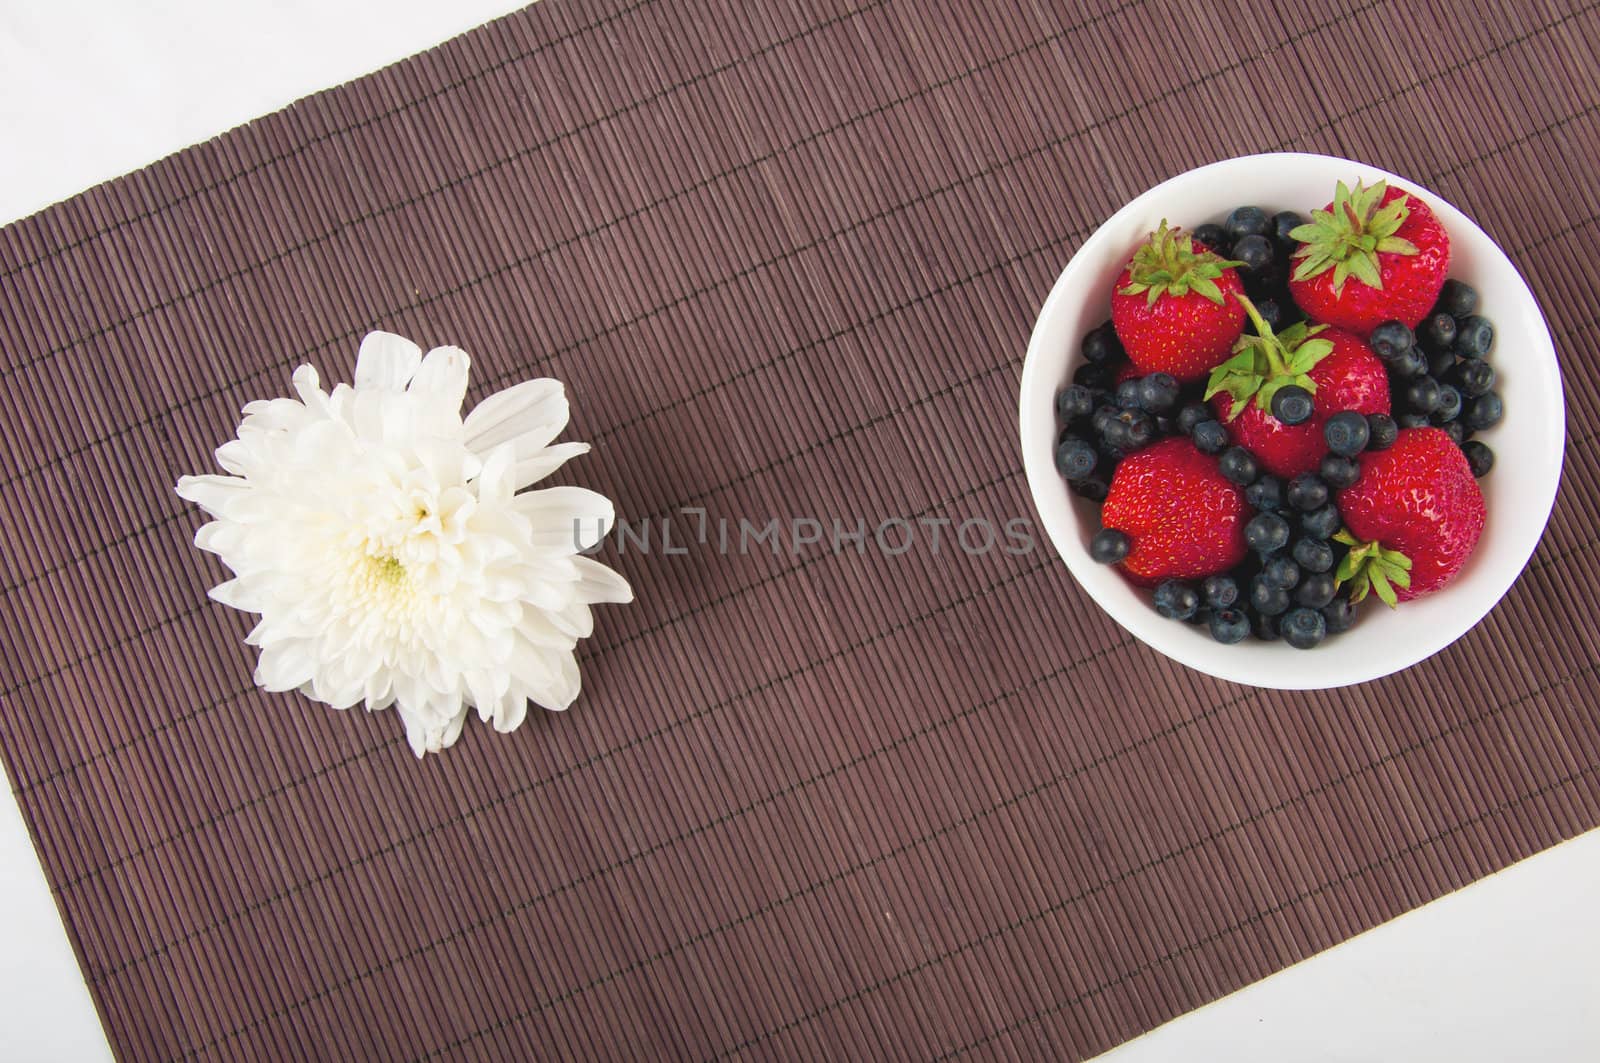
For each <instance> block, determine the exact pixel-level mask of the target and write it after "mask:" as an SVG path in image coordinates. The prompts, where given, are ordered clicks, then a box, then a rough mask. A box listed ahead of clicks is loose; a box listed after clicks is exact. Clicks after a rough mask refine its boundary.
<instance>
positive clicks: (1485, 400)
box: [1461, 391, 1506, 432]
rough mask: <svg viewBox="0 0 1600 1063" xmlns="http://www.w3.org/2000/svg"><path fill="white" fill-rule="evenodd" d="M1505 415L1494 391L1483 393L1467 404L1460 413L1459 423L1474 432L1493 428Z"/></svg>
mask: <svg viewBox="0 0 1600 1063" xmlns="http://www.w3.org/2000/svg"><path fill="white" fill-rule="evenodd" d="M1505 413H1506V410H1505V404H1504V403H1503V402H1501V400H1500V394H1499V392H1496V391H1485V392H1484V393H1483V394H1482V395H1479V396H1478V397H1477V398H1475V399H1473V400H1472V401H1471V402H1469V403H1467V404H1466V405H1465V407H1464V408H1463V409H1462V411H1461V423H1462V424H1463V425H1465V426H1466V427H1467V428H1469V429H1471V430H1472V431H1474V432H1481V431H1483V430H1484V429H1485V428H1493V427H1494V426H1495V425H1497V424H1499V423H1500V418H1502V417H1504V416H1505Z"/></svg>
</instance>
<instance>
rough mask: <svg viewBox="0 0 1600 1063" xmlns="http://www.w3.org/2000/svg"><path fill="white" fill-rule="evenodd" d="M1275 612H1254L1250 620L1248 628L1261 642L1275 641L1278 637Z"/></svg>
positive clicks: (1277, 617)
mask: <svg viewBox="0 0 1600 1063" xmlns="http://www.w3.org/2000/svg"><path fill="white" fill-rule="evenodd" d="M1278 621H1279V616H1278V614H1277V613H1256V614H1255V615H1254V616H1253V617H1252V618H1251V621H1250V630H1251V632H1252V633H1253V634H1254V635H1255V637H1256V638H1258V639H1260V640H1261V641H1262V642H1275V641H1277V638H1278V627H1279V623H1278Z"/></svg>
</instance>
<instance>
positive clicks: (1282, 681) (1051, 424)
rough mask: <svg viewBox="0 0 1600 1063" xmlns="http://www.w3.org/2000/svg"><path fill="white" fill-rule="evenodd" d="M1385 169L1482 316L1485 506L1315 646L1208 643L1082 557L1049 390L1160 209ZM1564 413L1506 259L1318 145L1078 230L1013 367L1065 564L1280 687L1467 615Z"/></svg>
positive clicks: (1195, 650) (1412, 641)
mask: <svg viewBox="0 0 1600 1063" xmlns="http://www.w3.org/2000/svg"><path fill="white" fill-rule="evenodd" d="M1358 178H1361V179H1365V180H1366V181H1368V182H1371V181H1376V180H1378V179H1384V180H1387V181H1388V182H1389V183H1390V184H1392V185H1397V186H1399V187H1401V188H1404V189H1406V190H1407V191H1408V192H1412V193H1414V194H1416V195H1418V196H1420V197H1421V198H1422V199H1423V201H1424V202H1426V203H1427V204H1428V205H1429V206H1430V207H1432V208H1433V211H1434V213H1436V214H1437V215H1438V216H1439V220H1440V221H1441V222H1443V223H1444V226H1445V228H1446V229H1447V230H1448V231H1449V233H1450V244H1451V264H1450V275H1451V276H1452V277H1457V278H1459V279H1461V280H1464V281H1466V282H1467V283H1468V284H1471V285H1472V286H1473V287H1475V288H1477V289H1478V291H1479V292H1480V293H1481V294H1482V296H1483V304H1482V313H1483V314H1484V315H1485V316H1486V317H1488V318H1489V319H1490V320H1491V321H1493V322H1494V326H1495V344H1494V349H1493V351H1492V352H1491V353H1490V359H1491V361H1492V362H1493V363H1494V365H1495V368H1496V369H1497V370H1498V372H1499V380H1498V383H1497V384H1496V388H1497V390H1499V392H1500V393H1501V395H1503V396H1504V398H1505V404H1506V415H1505V419H1504V420H1503V421H1502V422H1501V423H1500V424H1499V425H1496V426H1495V427H1494V428H1493V429H1492V430H1490V431H1488V432H1486V433H1484V434H1483V436H1482V438H1483V440H1484V441H1485V442H1486V443H1488V444H1489V445H1490V446H1491V447H1493V448H1494V452H1495V468H1494V469H1493V471H1491V472H1490V473H1489V475H1488V476H1486V477H1484V478H1483V479H1482V480H1480V481H1479V483H1480V485H1481V486H1482V488H1483V492H1484V500H1485V503H1486V505H1487V506H1488V513H1489V520H1488V524H1487V526H1486V528H1485V529H1484V533H1483V538H1482V539H1480V540H1479V542H1478V548H1477V550H1476V551H1475V552H1474V553H1473V555H1472V559H1471V560H1470V561H1469V562H1468V563H1467V566H1466V568H1465V569H1463V570H1462V572H1461V574H1460V575H1458V576H1457V577H1456V579H1455V580H1454V581H1453V582H1452V583H1451V584H1450V585H1449V586H1448V587H1446V588H1444V589H1443V590H1441V591H1438V592H1436V593H1434V594H1432V595H1428V596H1426V597H1423V598H1419V599H1417V600H1415V601H1411V602H1405V603H1402V604H1401V606H1400V608H1399V609H1396V610H1391V609H1387V608H1385V607H1383V606H1382V605H1381V604H1380V603H1377V602H1376V601H1373V602H1372V603H1370V604H1367V605H1364V606H1363V607H1362V611H1361V617H1360V620H1359V621H1358V623H1357V624H1356V626H1355V627H1354V628H1353V629H1351V630H1350V631H1347V632H1345V633H1344V634H1342V635H1338V636H1335V637H1332V638H1330V639H1328V641H1326V642H1324V643H1323V644H1322V645H1321V646H1319V647H1317V648H1316V649H1315V650H1311V651H1303V650H1296V649H1294V648H1292V647H1290V646H1288V645H1286V644H1285V643H1283V642H1281V641H1279V642H1260V641H1257V640H1255V639H1246V640H1245V641H1244V642H1242V643H1239V644H1237V645H1233V646H1224V645H1221V644H1219V643H1217V642H1215V641H1213V640H1212V639H1211V637H1210V635H1209V634H1208V633H1207V631H1206V629H1205V628H1204V627H1201V626H1195V625H1190V624H1181V623H1177V622H1175V621H1172V620H1167V619H1165V618H1163V617H1161V616H1160V615H1158V614H1157V613H1156V612H1155V610H1154V609H1153V608H1152V607H1151V605H1150V600H1149V592H1148V591H1142V590H1139V589H1138V588H1135V587H1134V586H1132V585H1131V584H1130V583H1128V582H1127V581H1126V580H1125V579H1124V578H1123V577H1122V575H1121V574H1120V573H1119V572H1118V571H1117V570H1116V569H1115V568H1113V567H1109V566H1105V565H1098V564H1096V563H1094V561H1092V560H1091V559H1090V557H1089V549H1088V547H1089V539H1090V537H1091V536H1093V535H1094V533H1095V532H1096V531H1097V530H1098V529H1099V527H1100V521H1099V510H1098V507H1096V506H1094V505H1092V504H1090V503H1089V502H1087V501H1085V500H1083V499H1081V498H1078V497H1077V496H1075V495H1073V494H1072V493H1071V492H1070V491H1069V490H1068V489H1067V485H1066V482H1065V481H1064V480H1062V478H1061V476H1060V475H1059V474H1058V473H1057V472H1056V470H1055V464H1054V456H1053V448H1054V444H1055V437H1056V435H1057V432H1058V427H1057V425H1056V420H1055V395H1056V392H1057V391H1058V390H1059V389H1060V388H1061V387H1063V386H1065V385H1066V384H1067V383H1069V382H1070V377H1071V375H1072V371H1073V369H1074V368H1076V367H1077V365H1078V364H1079V363H1080V361H1081V355H1080V354H1079V343H1080V342H1081V340H1082V339H1083V336H1084V333H1086V332H1087V331H1089V329H1091V328H1093V327H1094V326H1096V325H1098V324H1099V323H1100V322H1102V321H1104V320H1106V318H1107V317H1109V316H1110V293H1111V286H1112V284H1113V283H1114V282H1115V280H1116V278H1117V275H1118V273H1119V272H1120V271H1121V269H1122V267H1123V266H1124V265H1125V264H1126V262H1127V259H1128V256H1129V255H1130V254H1131V253H1132V250H1133V248H1134V246H1135V245H1136V244H1137V243H1138V242H1139V240H1140V239H1141V238H1142V237H1143V236H1144V235H1145V234H1146V233H1148V232H1149V231H1150V230H1152V229H1154V228H1155V227H1156V225H1157V224H1158V223H1159V222H1160V221H1161V220H1162V219H1163V218H1165V219H1167V220H1168V221H1169V222H1170V223H1171V224H1174V225H1182V226H1184V227H1185V228H1189V229H1193V228H1194V227H1195V226H1197V225H1199V224H1201V223H1202V222H1207V221H1221V220H1222V218H1223V216H1224V215H1225V214H1226V213H1227V212H1228V211H1229V210H1231V209H1233V208H1234V207H1235V206H1238V205H1239V204H1241V203H1252V204H1255V205H1257V206H1260V207H1263V208H1265V209H1266V210H1267V211H1268V212H1269V213H1270V212H1272V211H1277V210H1296V211H1299V212H1300V213H1302V214H1307V213H1309V212H1310V210H1311V209H1312V208H1315V207H1321V206H1322V205H1323V204H1325V203H1327V202H1328V200H1330V199H1332V198H1333V188H1334V183H1335V182H1336V181H1340V180H1343V181H1345V182H1346V183H1353V182H1354V181H1355V180H1356V179H1358ZM1564 424H1565V412H1564V406H1563V401H1562V395H1561V374H1560V371H1559V369H1558V368H1557V365H1556V353H1555V348H1554V346H1553V344H1552V343H1551V340H1550V330H1549V327H1548V326H1547V325H1546V324H1545V321H1544V317H1543V316H1542V315H1541V314H1540V313H1539V307H1538V306H1537V305H1536V304H1535V302H1534V299H1533V294H1532V292H1530V291H1529V290H1528V285H1527V282H1525V281H1524V280H1523V279H1522V276H1521V274H1519V273H1518V272H1517V268H1516V267H1515V266H1514V265H1512V264H1511V261H1510V260H1509V259H1508V258H1507V257H1506V255H1505V253H1504V252H1503V251H1501V250H1500V248H1499V247H1498V246H1497V245H1496V244H1495V242H1494V241H1493V240H1491V239H1489V237H1488V235H1487V234H1485V233H1484V231H1483V230H1482V229H1480V228H1478V226H1476V225H1475V224H1473V223H1472V221H1471V220H1470V219H1468V218H1467V216H1466V215H1465V214H1463V213H1461V212H1460V211H1459V210H1457V209H1456V208H1455V207H1452V206H1451V205H1450V204H1448V203H1446V202H1445V201H1444V200H1442V199H1440V198H1439V197H1438V196H1436V195H1434V194H1433V193H1432V192H1429V191H1428V190H1427V189H1425V188H1421V187H1419V186H1418V185H1416V184H1414V183H1412V182H1410V181H1407V180H1406V179H1404V178H1402V177H1397V176H1396V175H1394V174H1391V173H1386V172H1385V171H1383V170H1379V169H1376V168H1374V167H1372V166H1367V165H1364V164H1362V163H1358V162H1351V161H1349V160H1347V159H1338V158H1332V157H1329V156H1325V155H1302V154H1274V155H1252V156H1247V157H1244V158H1238V159H1229V160H1227V161H1225V162H1218V163H1212V164H1211V165H1209V166H1202V167H1200V168H1199V169H1195V170H1190V171H1189V172H1188V173H1184V174H1179V175H1178V176H1177V177H1174V178H1172V179H1171V180H1170V181H1165V182H1163V183H1161V184H1159V185H1157V186H1156V187H1155V188H1152V189H1151V190H1150V191H1148V192H1146V193H1145V194H1144V195H1142V196H1140V197H1139V198H1138V199H1135V200H1134V201H1133V202H1131V203H1129V204H1128V205H1127V206H1125V207H1123V208H1122V209H1121V210H1119V211H1117V213H1116V214H1114V215H1112V216H1111V218H1110V220H1108V221H1107V222H1106V223H1105V224H1104V225H1102V226H1100V228H1099V229H1097V230H1096V231H1095V233H1094V235H1093V236H1090V237H1089V239H1088V240H1086V241H1085V242H1084V244H1083V246H1082V247H1081V248H1079V249H1078V253H1077V254H1076V255H1074V256H1072V261H1070V262H1068V263H1067V268H1066V269H1064V270H1063V271H1062V272H1061V277H1060V278H1059V279H1058V280H1057V281H1056V284H1055V287H1054V288H1053V289H1052V290H1051V292H1050V296H1049V298H1048V299H1046V300H1045V304H1044V309H1042V310H1041V311H1040V312H1039V320H1038V323H1037V324H1036V325H1035V326H1034V330H1033V338H1032V339H1031V340H1030V341H1029V344H1028V357H1027V362H1026V364H1025V365H1024V366H1023V370H1022V398H1021V429H1022V459H1023V465H1024V467H1025V468H1026V469H1027V474H1028V486H1029V489H1030V490H1031V491H1032V493H1033V500H1034V504H1035V505H1036V506H1037V507H1038V510H1039V516H1040V518H1041V520H1042V521H1043V523H1044V527H1045V529H1046V531H1048V533H1049V535H1050V540H1051V542H1053V543H1054V544H1055V548H1056V550H1057V551H1058V552H1059V553H1060V555H1061V557H1062V558H1063V559H1064V560H1065V561H1066V563H1067V567H1068V568H1069V569H1071V571H1072V575H1073V577H1074V578H1075V579H1076V580H1077V581H1078V583H1079V585H1081V586H1082V587H1083V588H1084V590H1086V591H1088V593H1089V595H1090V597H1092V598H1093V599H1094V600H1095V601H1096V602H1098V603H1099V604H1100V606H1101V608H1103V609H1105V611H1106V612H1108V613H1110V614H1111V615H1112V617H1114V618H1115V619H1116V620H1117V622H1118V623H1120V624H1121V625H1122V626H1123V627H1125V628H1127V629H1128V630H1129V631H1130V632H1132V633H1133V634H1134V635H1136V636H1137V637H1138V638H1139V639H1141V640H1143V641H1144V642H1145V643H1146V644H1147V645H1149V646H1151V647H1153V648H1154V649H1157V650H1159V651H1161V652H1162V653H1164V654H1166V655H1167V656H1169V657H1171V658H1173V659H1174V660H1177V661H1180V662H1182V663H1183V664H1186V665H1188V666H1189V667H1191V668H1196V669H1199V670H1200V671H1202V672H1207V673H1210V674H1211V675H1214V676H1218V677H1220V678H1222V679H1229V680H1233V681H1234V682H1238V683H1249V684H1252V685H1254V686H1261V687H1275V688H1279V689H1285V690H1306V689H1320V688H1326V687H1336V686H1343V685H1346V684H1349V683H1360V682H1364V681H1366V680H1369V679H1376V678H1378V677H1379V676H1384V675H1388V674H1390V673H1392V672H1397V671H1399V670H1401V669H1402V668H1407V667H1410V666H1411V665H1413V664H1416V663H1417V662H1418V661H1421V660H1423V659H1425V658H1427V657H1429V656H1431V655H1432V654H1435V653H1437V652H1438V651H1439V650H1441V649H1443V648H1444V647H1445V646H1448V645H1449V644H1450V643H1452V642H1454V641H1455V640H1456V639H1458V638H1460V637H1461V636H1462V635H1463V634H1464V633H1465V632H1466V631H1467V630H1468V629H1469V628H1471V627H1472V625H1474V624H1476V623H1477V622H1478V621H1479V620H1481V619H1482V618H1483V617H1484V615H1485V614H1487V613H1488V612H1489V610H1490V609H1492V608H1494V605H1495V603H1496V602H1498V601H1499V600H1500V598H1501V597H1502V596H1503V595H1504V594H1505V593H1506V591H1507V590H1508V589H1509V588H1510V587H1511V584H1512V583H1513V582H1515V580H1516V578H1517V575H1518V574H1519V573H1520V572H1521V571H1522V569H1523V566H1524V565H1526V564H1527V563H1528V558H1529V557H1530V556H1531V555H1532V553H1533V550H1534V547H1535V546H1536V545H1538V542H1539V536H1540V535H1541V534H1542V533H1543V531H1544V526H1545V522H1546V521H1547V520H1548V519H1549V516H1550V507H1551V506H1552V505H1553V504H1554V502H1555V495H1556V486H1557V483H1558V482H1559V480H1560V477H1561V456H1562V447H1563V443H1564V431H1565V429H1564Z"/></svg>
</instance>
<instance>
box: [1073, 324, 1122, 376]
mask: <svg viewBox="0 0 1600 1063" xmlns="http://www.w3.org/2000/svg"><path fill="white" fill-rule="evenodd" d="M1126 357H1127V352H1126V351H1124V350H1123V349H1122V341H1121V340H1119V339H1118V338H1117V330H1116V329H1114V328H1112V327H1111V322H1109V321H1107V322H1106V323H1105V324H1103V325H1098V326H1096V327H1095V328H1092V329H1090V330H1089V334H1088V335H1086V336H1084V337H1083V358H1084V361H1086V362H1090V363H1092V364H1094V365H1104V364H1106V363H1107V362H1120V361H1121V360H1122V359H1123V358H1126Z"/></svg>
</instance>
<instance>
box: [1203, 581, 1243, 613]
mask: <svg viewBox="0 0 1600 1063" xmlns="http://www.w3.org/2000/svg"><path fill="white" fill-rule="evenodd" d="M1200 595H1201V597H1203V598H1204V599H1205V602H1206V605H1207V606H1209V607H1210V608H1212V609H1226V608H1228V606H1230V605H1232V604H1233V603H1234V602H1237V601H1238V600H1239V581H1238V580H1236V579H1234V578H1233V577H1232V576H1228V575H1221V576H1207V577H1206V578H1205V582H1203V583H1201V584H1200Z"/></svg>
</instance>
